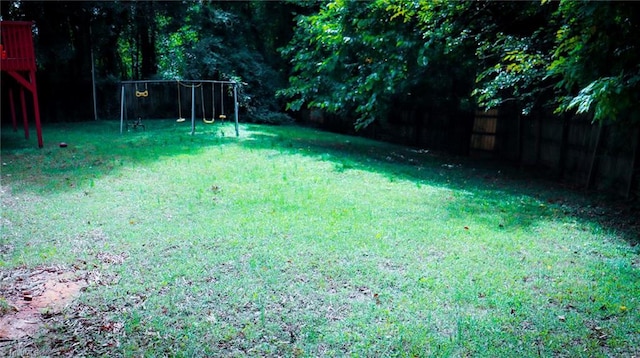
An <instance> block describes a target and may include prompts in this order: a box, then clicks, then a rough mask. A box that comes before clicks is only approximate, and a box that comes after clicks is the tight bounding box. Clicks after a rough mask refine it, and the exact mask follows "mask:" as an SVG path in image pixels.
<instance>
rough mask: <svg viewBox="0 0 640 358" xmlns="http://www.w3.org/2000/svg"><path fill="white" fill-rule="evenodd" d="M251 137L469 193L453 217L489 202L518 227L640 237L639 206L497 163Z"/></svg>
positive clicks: (266, 131)
mask: <svg viewBox="0 0 640 358" xmlns="http://www.w3.org/2000/svg"><path fill="white" fill-rule="evenodd" d="M251 138H252V139H253V140H251V141H244V142H243V143H244V145H245V146H248V147H251V148H253V149H277V150H280V151H282V152H286V153H293V154H302V155H307V156H311V157H315V158H320V159H321V160H325V161H328V162H331V163H332V164H333V166H334V168H335V170H336V171H337V172H340V171H344V170H349V169H359V170H365V171H371V172H376V173H379V174H382V175H385V176H386V177H387V178H389V180H390V181H394V180H409V181H412V182H414V183H415V184H416V185H432V186H436V187H443V188H448V189H451V190H453V191H455V192H456V193H459V195H461V196H464V195H468V196H469V198H471V197H473V199H474V200H465V201H464V207H461V205H460V203H459V202H458V203H443V205H448V210H449V211H451V212H452V213H453V214H455V215H456V216H459V215H460V213H459V212H460V210H461V209H463V210H464V211H465V212H467V213H468V215H474V214H479V213H482V211H483V210H485V209H486V208H487V207H490V208H494V209H495V208H498V209H499V208H500V207H502V206H510V208H506V207H505V209H510V210H509V212H513V213H514V215H515V218H514V223H516V224H517V225H518V226H519V227H522V228H529V227H531V226H533V225H535V224H536V223H537V222H539V221H540V220H546V219H549V220H555V219H557V218H559V217H574V218H576V219H578V220H580V221H582V222H585V223H597V224H599V225H600V226H601V227H603V228H605V229H607V230H612V231H614V232H616V233H617V234H619V235H620V236H621V237H622V238H623V239H625V240H626V241H627V242H629V243H630V244H631V245H633V246H635V245H637V244H638V243H639V242H640V226H639V223H638V221H637V217H638V215H639V214H640V212H638V210H637V208H633V207H631V206H628V205H623V206H621V204H620V202H619V201H611V200H609V201H607V200H606V199H603V198H602V197H595V196H593V195H589V194H585V193H584V192H577V191H575V190H572V189H570V188H567V187H564V186H562V185H560V184H557V183H553V182H550V181H546V180H543V179H535V178H531V176H530V175H527V173H525V172H521V171H519V170H517V169H515V168H511V167H506V166H504V165H500V164H499V163H496V162H491V161H487V160H475V159H472V158H467V157H460V156H453V155H448V154H446V153H442V152H437V151H430V150H424V149H416V148H411V147H406V146H400V145H393V144H388V143H381V142H375V141H371V140H368V139H364V138H359V137H352V136H346V135H340V134H334V133H324V132H323V134H322V135H317V132H316V131H315V130H313V129H304V130H301V129H300V128H299V127H287V126H278V127H269V126H263V127H260V129H259V131H256V132H253V133H252V134H251ZM505 203H508V204H505ZM514 208H515V210H514ZM476 220H477V219H476ZM487 224H488V225H498V224H499V223H494V222H488V223H487ZM500 225H502V224H500ZM500 227H501V226H500Z"/></svg>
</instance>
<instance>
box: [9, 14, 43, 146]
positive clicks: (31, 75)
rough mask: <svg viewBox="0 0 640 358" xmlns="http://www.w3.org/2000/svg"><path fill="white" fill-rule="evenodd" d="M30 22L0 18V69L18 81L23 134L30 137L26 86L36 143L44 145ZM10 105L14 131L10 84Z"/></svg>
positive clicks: (15, 125)
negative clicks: (30, 103) (30, 99)
mask: <svg viewBox="0 0 640 358" xmlns="http://www.w3.org/2000/svg"><path fill="white" fill-rule="evenodd" d="M32 26H33V23H32V22H28V21H0V40H1V42H0V70H1V71H2V73H3V74H4V73H7V74H8V75H9V76H11V77H12V78H13V79H15V80H16V82H17V83H18V85H19V86H18V87H19V89H20V104H21V106H22V120H23V124H24V136H25V138H26V139H29V122H28V120H27V103H26V98H25V89H26V90H28V91H29V92H31V96H32V98H33V115H34V117H35V122H36V132H37V135H38V146H39V147H40V148H42V147H43V141H42V127H41V125H40V108H39V106H38V87H37V86H36V56H35V51H34V47H33V35H32V32H31V28H32ZM7 90H8V93H9V105H10V109H11V119H12V121H13V130H14V131H17V128H18V125H17V121H16V109H15V105H14V94H13V90H14V89H13V88H11V87H9V88H8V89H7Z"/></svg>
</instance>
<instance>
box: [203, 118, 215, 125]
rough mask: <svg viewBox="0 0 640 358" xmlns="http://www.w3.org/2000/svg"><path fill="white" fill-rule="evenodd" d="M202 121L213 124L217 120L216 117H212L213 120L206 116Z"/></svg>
mask: <svg viewBox="0 0 640 358" xmlns="http://www.w3.org/2000/svg"><path fill="white" fill-rule="evenodd" d="M202 121H203V122H204V123H206V124H213V122H215V121H216V120H215V118H211V120H208V119H206V118H202Z"/></svg>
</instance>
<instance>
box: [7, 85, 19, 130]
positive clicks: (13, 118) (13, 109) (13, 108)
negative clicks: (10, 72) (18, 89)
mask: <svg viewBox="0 0 640 358" xmlns="http://www.w3.org/2000/svg"><path fill="white" fill-rule="evenodd" d="M9 107H10V109H11V121H12V123H13V131H14V132H17V131H18V121H16V105H15V103H14V101H13V88H9Z"/></svg>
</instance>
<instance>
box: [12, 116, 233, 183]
mask: <svg viewBox="0 0 640 358" xmlns="http://www.w3.org/2000/svg"><path fill="white" fill-rule="evenodd" d="M145 125H146V130H142V129H139V130H130V131H127V130H126V128H125V132H124V133H122V134H120V122H119V121H98V122H82V123H60V124H50V125H47V126H45V128H43V132H44V140H45V145H44V147H43V148H41V149H40V148H38V147H37V145H36V143H35V141H33V140H25V139H24V136H23V134H22V132H18V133H15V132H13V131H12V130H11V128H3V130H2V142H1V143H2V146H1V149H2V179H3V181H4V182H5V183H14V184H18V185H16V186H15V187H18V188H19V190H29V191H34V192H36V193H38V192H41V191H43V190H44V191H53V192H55V191H64V190H73V189H74V188H77V187H80V186H83V185H85V184H87V183H89V182H91V181H92V180H95V179H98V178H100V177H104V176H108V175H113V174H116V173H117V172H118V170H120V169H122V168H125V167H132V166H133V167H135V166H144V165H147V164H150V163H152V162H154V161H157V160H158V159H159V158H163V157H169V156H175V155H198V154H199V153H201V152H202V151H204V150H205V149H206V148H209V147H211V146H221V145H226V144H228V143H233V142H235V141H236V139H235V132H234V128H233V125H232V124H231V123H229V122H227V123H223V124H216V125H211V126H210V125H206V126H205V125H203V124H201V123H198V124H197V126H196V134H195V135H191V123H187V122H185V123H176V122H175V121H173V120H148V121H145ZM60 143H66V144H67V146H66V147H62V146H60Z"/></svg>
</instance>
